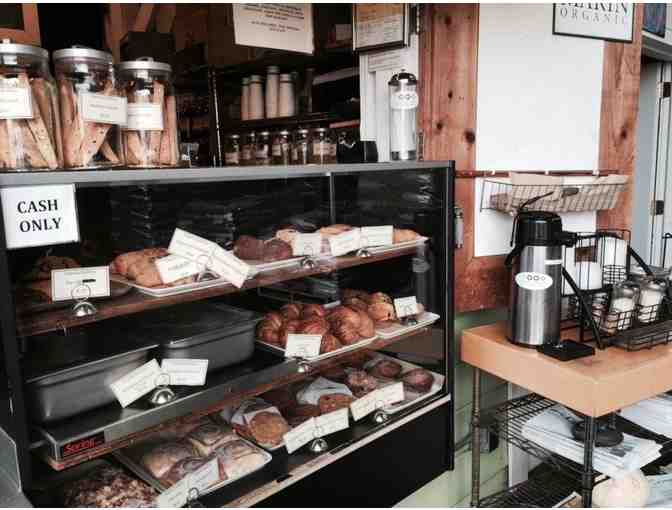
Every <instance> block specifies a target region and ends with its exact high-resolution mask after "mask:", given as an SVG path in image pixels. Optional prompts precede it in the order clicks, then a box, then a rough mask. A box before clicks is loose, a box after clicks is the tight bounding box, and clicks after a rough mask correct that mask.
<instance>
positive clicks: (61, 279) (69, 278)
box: [51, 266, 110, 301]
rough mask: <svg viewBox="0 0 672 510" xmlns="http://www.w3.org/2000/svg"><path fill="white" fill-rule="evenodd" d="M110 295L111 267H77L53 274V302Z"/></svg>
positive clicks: (59, 270)
mask: <svg viewBox="0 0 672 510" xmlns="http://www.w3.org/2000/svg"><path fill="white" fill-rule="evenodd" d="M109 295H110V267H109V266H99V267H77V268H72V269H55V270H53V271H52V272H51V299H52V301H70V300H72V299H89V298H96V297H107V296H109Z"/></svg>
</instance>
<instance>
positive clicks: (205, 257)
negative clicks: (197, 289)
mask: <svg viewBox="0 0 672 510" xmlns="http://www.w3.org/2000/svg"><path fill="white" fill-rule="evenodd" d="M216 247H217V245H216V244H215V243H213V242H212V241H208V240H207V239H204V238H203V237H200V236H197V235H195V234H192V233H190V232H187V231H186V230H182V229H181V228H176V229H175V232H173V237H172V238H171V239H170V244H169V245H168V252H169V253H171V254H172V255H179V256H180V257H184V258H185V259H188V260H191V261H193V262H196V263H197V264H200V265H202V266H203V267H205V266H206V265H207V264H208V262H209V260H210V256H211V255H212V252H213V251H214V249H215V248H216Z"/></svg>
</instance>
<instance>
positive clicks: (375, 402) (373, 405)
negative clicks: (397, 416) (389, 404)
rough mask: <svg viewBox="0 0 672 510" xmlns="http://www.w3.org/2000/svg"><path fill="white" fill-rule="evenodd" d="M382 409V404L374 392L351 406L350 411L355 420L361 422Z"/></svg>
mask: <svg viewBox="0 0 672 510" xmlns="http://www.w3.org/2000/svg"><path fill="white" fill-rule="evenodd" d="M380 407H382V403H381V402H380V399H379V398H378V395H376V392H375V391H372V392H371V393H367V394H366V395H364V396H363V397H361V398H358V399H357V400H355V401H354V402H353V403H352V404H350V411H351V412H352V417H353V418H354V420H355V421H359V420H361V419H362V418H364V417H365V416H368V415H369V414H371V413H372V412H374V411H375V410H376V409H378V408H380Z"/></svg>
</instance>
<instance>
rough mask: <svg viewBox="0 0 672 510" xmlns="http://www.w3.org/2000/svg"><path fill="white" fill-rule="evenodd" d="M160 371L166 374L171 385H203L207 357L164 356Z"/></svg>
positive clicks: (206, 369)
mask: <svg viewBox="0 0 672 510" xmlns="http://www.w3.org/2000/svg"><path fill="white" fill-rule="evenodd" d="M161 371H162V372H163V373H164V374H168V377H169V378H170V385H171V386H203V385H204V384H205V378H206V376H207V373H208V360H207V359H189V358H173V359H168V358H165V359H163V360H162V361H161Z"/></svg>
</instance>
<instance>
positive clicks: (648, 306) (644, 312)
mask: <svg viewBox="0 0 672 510" xmlns="http://www.w3.org/2000/svg"><path fill="white" fill-rule="evenodd" d="M640 285H641V287H640V293H639V303H638V305H639V306H638V308H637V319H638V320H639V322H654V321H655V320H657V319H658V316H659V312H660V305H661V303H662V302H663V298H664V297H665V294H666V292H667V280H666V279H664V278H656V279H647V280H646V281H643V282H642V283H641V284H640Z"/></svg>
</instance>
